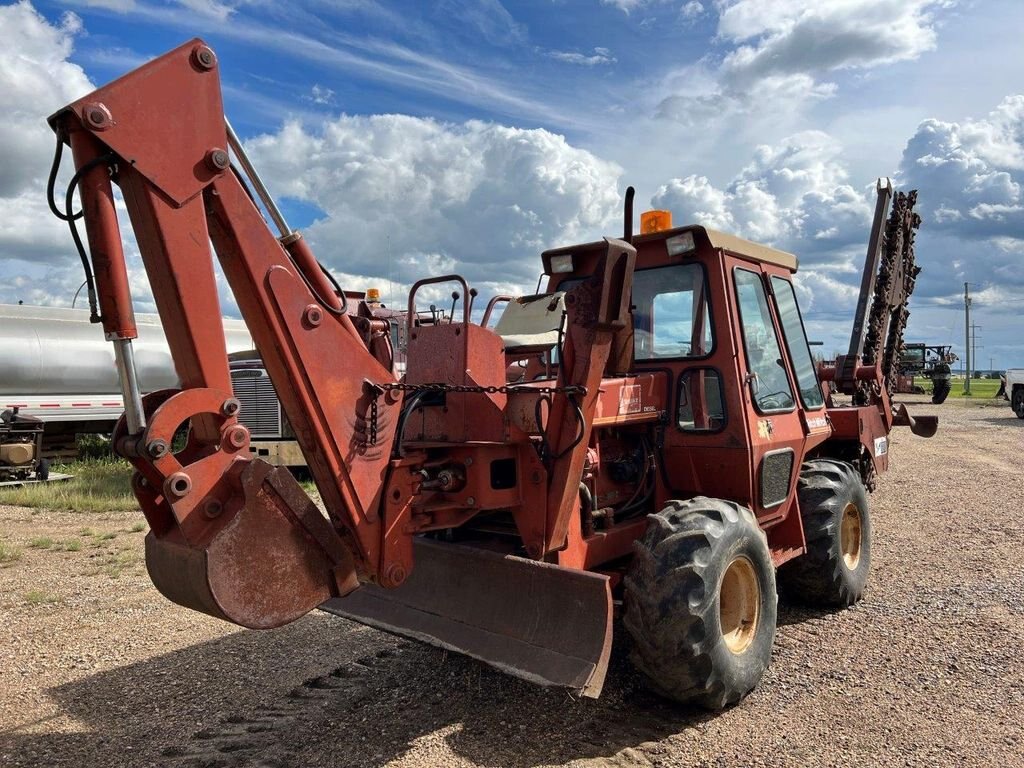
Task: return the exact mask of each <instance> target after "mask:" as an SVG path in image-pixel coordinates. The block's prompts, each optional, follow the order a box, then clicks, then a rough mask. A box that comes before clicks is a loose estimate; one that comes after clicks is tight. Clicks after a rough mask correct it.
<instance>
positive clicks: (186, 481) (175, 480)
mask: <svg viewBox="0 0 1024 768" xmlns="http://www.w3.org/2000/svg"><path fill="white" fill-rule="evenodd" d="M164 487H165V488H166V489H167V490H166V492H167V494H168V495H170V496H173V497H175V498H178V499H182V498H184V497H185V496H188V494H189V491H191V490H192V478H191V477H189V476H188V475H186V474H185V473H184V472H175V473H174V474H173V475H171V476H170V477H168V478H167V481H166V482H165V483H164Z"/></svg>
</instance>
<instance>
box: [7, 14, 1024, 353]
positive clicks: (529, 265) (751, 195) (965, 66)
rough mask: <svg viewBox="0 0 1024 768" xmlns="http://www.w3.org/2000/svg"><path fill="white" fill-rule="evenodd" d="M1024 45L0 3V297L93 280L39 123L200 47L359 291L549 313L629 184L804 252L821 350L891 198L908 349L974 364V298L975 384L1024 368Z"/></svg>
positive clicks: (233, 114) (595, 18) (617, 20)
mask: <svg viewBox="0 0 1024 768" xmlns="http://www.w3.org/2000/svg"><path fill="white" fill-rule="evenodd" d="M1022 22H1024V4H1022V3H1019V2H1009V1H1008V0H1002V1H1001V0H985V1H983V0H898V1H897V0H817V2H809V1H808V0H700V1H699V2H698V1H696V0H531V1H530V2H519V3H513V2H504V3H502V2H499V0H459V1H456V0H443V1H442V2H436V3H413V2H374V1H373V0H337V1H335V2H331V1H330V0H304V1H303V2H298V3H283V2H268V1H266V0H254V1H251V2H246V1H245V0H242V1H241V2H235V1H234V0H225V1H224V2H220V3H205V2H200V1H199V0H79V1H77V2H41V1H40V2H35V3H32V4H29V3H28V2H19V3H15V4H6V5H0V32H3V33H4V38H5V39H6V40H8V41H13V42H9V44H8V46H7V47H6V49H5V50H4V51H2V52H0V105H2V106H3V107H4V108H5V111H6V113H7V114H13V115H14V116H15V117H14V119H13V120H11V121H8V125H7V126H5V127H0V139H3V140H4V143H3V145H2V146H5V147H6V149H5V150H4V151H5V153H7V154H8V163H6V164H5V168H4V169H0V203H3V204H4V206H5V210H6V211H9V212H10V213H9V215H8V217H7V220H6V222H4V223H0V286H2V287H0V300H2V301H12V300H17V299H24V300H26V301H31V302H42V303H56V304H67V303H69V302H70V298H71V295H72V294H73V292H74V288H75V287H77V284H78V282H80V280H79V279H78V278H77V272H76V271H75V270H76V267H75V263H74V261H73V254H72V252H71V250H70V248H69V243H68V242H67V235H66V230H65V229H63V228H62V227H59V226H56V223H55V222H50V221H49V220H44V217H48V214H47V213H46V211H45V205H42V206H41V205H40V201H41V200H42V192H41V189H42V187H41V185H42V184H43V183H44V181H45V172H46V170H47V168H48V160H49V154H50V152H51V151H52V147H51V146H50V144H51V139H50V138H49V137H48V135H47V134H46V130H45V126H44V125H43V123H42V120H43V117H45V115H46V114H47V113H48V112H50V111H52V110H53V109H55V108H57V107H59V106H60V105H61V104H63V103H66V102H67V101H70V100H71V99H73V98H76V97H78V96H80V95H82V94H84V93H85V92H87V91H88V90H89V89H91V88H92V87H95V86H98V85H100V84H102V83H104V82H107V81H109V80H110V79H112V78H114V77H116V76H118V75H120V74H123V73H124V72H126V71H127V70H129V69H131V68H132V67H134V66H137V65H138V64H140V63H142V62H143V61H145V60H147V59H149V58H151V57H153V56H156V55H159V54H160V53H162V52H164V51H165V50H167V49H169V48H171V47H174V46H176V45H177V44H179V43H181V42H182V41H184V40H185V39H188V38H190V37H192V36H197V35H198V36H202V37H203V38H205V39H206V40H207V41H208V42H209V43H210V44H211V45H212V46H213V48H214V49H215V50H216V52H217V54H218V56H219V59H220V63H221V74H222V78H223V82H224V92H225V105H226V109H227V112H228V114H229V117H230V118H231V120H232V122H233V123H234V125H235V126H236V128H237V129H238V130H239V132H240V133H241V134H242V136H243V138H244V139H245V140H246V141H247V144H248V145H249V148H250V151H251V153H252V154H253V156H254V158H255V159H256V161H257V163H258V165H259V166H260V168H261V169H262V170H263V171H264V174H265V176H266V178H267V181H268V184H269V186H270V187H271V189H272V191H274V192H275V193H276V194H277V195H278V196H279V197H280V198H281V201H282V204H283V206H284V208H285V211H286V213H287V214H288V216H289V217H290V219H291V222H292V224H293V225H296V226H300V227H302V228H304V229H306V231H307V235H308V237H309V239H310V241H311V243H312V244H313V245H314V247H315V248H316V249H317V252H318V254H319V255H320V257H321V258H322V259H323V260H324V261H326V262H327V263H328V264H330V265H331V267H332V268H333V269H334V270H336V271H337V272H339V273H340V275H341V277H342V278H343V279H344V280H345V281H346V283H347V284H349V285H352V286H353V287H365V286H366V285H367V284H371V283H372V284H382V283H386V284H387V286H388V288H387V289H386V294H387V293H391V294H392V295H399V294H401V291H402V289H403V286H407V285H408V284H410V283H411V282H412V281H413V280H415V279H416V278H417V277H419V276H421V275H424V274H429V273H433V272H437V271H440V270H445V271H448V270H459V271H462V272H465V273H466V274H467V276H468V277H469V278H470V279H471V280H472V281H473V282H474V283H476V284H477V285H478V287H480V288H481V293H483V294H484V295H486V294H487V293H489V292H493V291H498V290H501V291H505V290H531V289H532V287H533V285H534V284H535V280H536V274H537V271H538V259H537V255H538V252H539V251H540V250H541V249H543V248H546V247H551V246H554V245H562V244H568V243H571V242H574V241H577V240H588V239H593V238H594V237H597V236H600V235H601V234H608V233H612V234H614V233H617V232H618V230H619V228H620V223H619V221H620V213H619V210H620V206H621V202H620V200H621V195H622V192H623V191H624V189H625V187H626V186H627V185H628V184H633V185H634V186H636V187H637V190H638V197H639V201H640V203H641V207H644V206H647V205H649V204H658V205H662V206H665V207H669V208H671V209H672V210H673V213H674V214H675V218H676V221H677V222H689V221H694V222H700V223H707V224H709V225H711V226H716V227H718V228H722V229H727V230H731V231H734V232H736V233H738V234H741V235H744V236H747V237H750V238H752V239H756V240H761V241H764V242H769V243H772V244H774V245H776V246H778V247H781V248H785V249H787V250H791V251H793V252H795V253H797V254H798V255H799V256H800V257H801V262H802V265H803V269H802V273H801V278H800V290H801V301H802V303H803V305H804V307H805V313H806V315H807V319H808V324H809V326H810V327H811V333H812V335H814V336H817V337H818V338H820V339H822V340H824V341H825V344H826V349H838V348H839V347H841V346H842V345H843V338H844V335H845V334H846V333H848V330H849V326H850V319H851V317H852V312H853V307H854V304H855V294H856V285H857V283H858V281H859V275H858V270H859V266H860V263H861V262H862V259H863V252H864V247H865V243H866V239H867V233H868V225H869V221H868V219H869V217H870V210H871V206H872V195H873V192H872V189H873V186H874V179H875V177H876V176H879V175H889V176H893V177H894V179H895V180H896V181H897V184H899V185H907V186H909V185H916V186H918V187H920V190H921V191H920V194H921V206H920V207H921V212H922V214H923V215H924V217H925V224H924V227H923V228H922V232H921V235H920V239H919V247H918V255H919V262H920V263H921V264H922V266H923V267H924V272H923V273H922V276H921V281H920V283H919V289H918V291H919V292H918V294H917V295H915V300H914V302H913V303H912V318H911V328H910V333H908V340H922V341H928V342H931V343H949V342H952V343H954V344H962V341H963V330H962V325H963V322H962V320H963V317H962V312H960V311H958V303H959V299H958V297H959V295H960V294H962V291H963V282H964V281H965V280H966V281H968V282H971V283H972V284H973V286H972V290H973V291H974V292H975V293H976V295H977V297H978V298H977V300H976V303H975V318H976V322H978V323H979V324H981V325H982V326H983V327H982V330H981V332H980V333H979V336H980V339H981V341H980V344H982V345H983V346H984V348H983V349H981V350H979V358H981V360H982V361H984V363H985V367H987V365H988V359H989V357H994V358H995V360H994V363H995V365H996V366H997V367H1006V366H1013V365H1020V366H1024V340H1022V334H1021V333H1020V330H1019V323H1018V321H1017V317H1018V315H1019V313H1020V311H1021V309H1024V269H1022V267H1024V200H1022V193H1021V187H1020V185H1021V184H1022V183H1024V99H1020V98H1017V96H1018V94H1019V93H1021V92H1024V86H1022V85H1021V84H1022V83H1024V54H1022V53H1021V52H1020V44H1019V39H1018V38H1019V31H1020V29H1022V28H1024V24H1022ZM353 238H354V239H355V242H356V243H357V244H358V245H357V246H356V247H355V249H354V252H353V250H352V246H351V243H352V242H353ZM342 243H345V245H346V249H347V250H346V253H345V254H344V257H343V256H342V255H341V253H340V246H341V244H342ZM133 268H134V272H133V275H135V276H136V277H137V280H136V282H137V286H136V296H137V300H138V302H139V305H140V307H141V308H148V307H149V306H150V304H151V300H150V297H149V295H148V290H147V289H146V287H145V285H144V281H143V280H142V277H141V272H140V268H139V267H138V264H137V260H136V262H135V263H134V267H133ZM225 308H226V311H228V312H231V311H232V303H231V301H230V299H227V298H226V301H225ZM958 351H960V350H958Z"/></svg>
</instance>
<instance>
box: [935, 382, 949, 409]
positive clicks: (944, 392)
mask: <svg viewBox="0 0 1024 768" xmlns="http://www.w3.org/2000/svg"><path fill="white" fill-rule="evenodd" d="M952 389H953V386H952V384H951V383H950V381H949V379H936V380H935V381H934V383H933V385H932V403H933V404H934V405H942V404H943V403H944V402H946V398H947V397H949V393H950V390H952Z"/></svg>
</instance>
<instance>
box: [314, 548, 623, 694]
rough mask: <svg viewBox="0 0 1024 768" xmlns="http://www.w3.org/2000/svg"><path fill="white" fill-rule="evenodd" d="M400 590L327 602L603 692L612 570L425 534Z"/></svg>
mask: <svg viewBox="0 0 1024 768" xmlns="http://www.w3.org/2000/svg"><path fill="white" fill-rule="evenodd" d="M414 555H415V557H414V560H413V562H414V563H415V567H414V569H413V572H412V575H411V576H410V577H409V579H408V580H407V581H406V582H405V583H404V584H402V586H400V587H398V588H397V589H382V588H380V587H376V586H364V587H361V588H359V589H357V590H356V591H355V592H352V593H351V594H349V595H348V596H346V597H342V598H334V599H331V600H328V601H327V602H326V603H324V604H323V605H321V606H320V607H321V608H322V609H324V610H326V611H329V612H331V613H335V614H338V615H339V616H344V617H345V618H348V619H353V620H354V621H358V622H361V623H363V624H368V625H369V626H371V627H376V628H378V629H383V630H386V631H388V632H393V633H395V634H398V635H403V636H405V637H411V638H414V639H417V640H422V641H424V642H427V643H430V644H431V645H436V646H439V647H441V648H445V649H447V650H451V651H457V652H459V653H464V654H466V655H467V656H471V657H473V658H474V659H479V660H480V661H483V662H486V663H487V664H490V665H491V666H493V667H496V668H498V669H500V670H501V671H503V672H506V673H508V674H510V675H514V676H515V677H520V678H523V679H524V680H529V681H531V682H534V683H539V684H541V685H550V686H559V687H565V688H571V689H573V690H575V691H577V692H578V693H581V694H582V695H584V696H590V697H593V698H596V697H597V696H598V695H600V693H601V687H602V685H604V677H605V672H606V671H607V668H608V656H609V654H610V652H611V645H612V596H611V587H610V584H609V580H608V577H607V576H602V575H600V574H596V573H589V572H587V571H577V570H573V569H570V568H562V567H560V566H557V565H551V564H548V563H538V562H536V561H533V560H524V559H522V558H519V557H512V556H504V555H500V554H497V553H494V552H488V551H485V550H481V549H476V548H473V547H466V546H460V545H457V544H444V543H440V542H435V541H431V540H428V539H417V540H416V542H415V552H414Z"/></svg>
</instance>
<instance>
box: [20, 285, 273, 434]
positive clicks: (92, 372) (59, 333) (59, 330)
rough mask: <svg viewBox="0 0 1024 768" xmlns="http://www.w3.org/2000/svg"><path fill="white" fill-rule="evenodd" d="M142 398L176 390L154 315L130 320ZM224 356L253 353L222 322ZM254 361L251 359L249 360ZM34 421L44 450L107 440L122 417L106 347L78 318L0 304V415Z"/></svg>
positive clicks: (235, 326) (239, 325) (246, 338)
mask: <svg viewBox="0 0 1024 768" xmlns="http://www.w3.org/2000/svg"><path fill="white" fill-rule="evenodd" d="M136 320H137V322H138V326H139V338H138V340H137V342H136V345H135V364H136V367H137V369H138V373H139V380H140V383H141V386H142V391H143V392H153V391H155V390H158V389H167V388H178V387H179V386H180V382H179V381H178V376H177V374H176V373H175V369H174V363H173V361H172V360H171V353H170V349H169V348H168V346H167V340H166V338H165V337H164V331H163V327H162V326H161V324H160V318H159V317H158V316H157V315H146V314H139V315H136ZM224 334H225V337H226V340H227V347H228V351H229V352H241V351H243V350H251V349H253V346H254V345H253V341H252V337H251V336H250V335H249V332H248V330H247V329H246V327H245V323H243V322H242V321H241V320H225V321H224ZM253 354H255V353H253ZM14 408H17V409H19V413H20V415H21V416H22V417H23V418H24V417H35V418H37V419H39V420H41V421H42V423H43V425H44V429H45V435H46V438H47V442H48V443H51V444H52V443H55V442H56V443H58V444H59V443H60V441H61V439H62V438H65V437H66V438H67V439H68V442H73V440H74V435H75V434H90V433H109V432H110V431H111V430H112V429H113V427H114V424H115V423H116V421H117V419H118V418H120V416H121V414H122V413H123V412H124V404H123V402H122V399H121V389H120V385H119V384H118V380H117V372H116V369H115V366H114V354H113V352H112V350H111V345H110V344H108V343H107V342H106V341H105V339H104V338H103V330H102V328H100V327H99V326H97V325H94V324H92V323H90V322H89V313H88V312H87V311H85V310H77V309H68V308H64V307H40V306H29V305H21V304H17V305H11V304H0V411H4V410H8V409H14Z"/></svg>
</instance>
